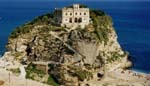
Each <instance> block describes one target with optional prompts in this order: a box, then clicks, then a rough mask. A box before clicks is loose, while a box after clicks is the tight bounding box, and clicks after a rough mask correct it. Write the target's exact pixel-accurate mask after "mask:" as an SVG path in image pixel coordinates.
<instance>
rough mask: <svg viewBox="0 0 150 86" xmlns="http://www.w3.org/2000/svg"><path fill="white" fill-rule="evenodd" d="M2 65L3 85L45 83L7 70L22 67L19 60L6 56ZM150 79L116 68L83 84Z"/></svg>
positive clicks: (148, 85)
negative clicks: (102, 76)
mask: <svg viewBox="0 0 150 86" xmlns="http://www.w3.org/2000/svg"><path fill="white" fill-rule="evenodd" d="M2 62H3V63H2ZM4 63H5V64H4ZM3 64H4V65H3ZM0 65H1V67H0V76H2V75H3V76H4V77H0V81H4V82H5V84H4V85H2V86H7V85H8V84H9V83H13V85H14V86H19V85H20V84H24V85H25V80H27V82H28V86H32V85H33V84H32V83H34V84H37V85H38V86H43V83H39V82H36V81H33V80H28V79H23V78H20V77H19V76H16V75H15V74H13V73H11V72H10V71H8V70H7V68H15V67H20V66H21V64H18V63H17V62H13V63H12V62H8V61H5V60H4V58H0ZM9 74H10V75H11V82H9V78H8V77H9ZM20 75H21V74H20ZM15 80H18V81H19V82H17V83H16V82H15ZM149 81H150V74H146V73H141V72H137V71H133V70H129V69H121V68H116V69H114V70H111V71H109V72H108V73H107V74H106V77H105V78H104V79H102V80H96V81H93V80H92V81H84V82H83V83H82V84H87V83H88V84H89V85H90V86H103V85H104V84H110V85H112V86H116V85H119V84H120V85H131V84H132V85H133V86H150V82H149ZM14 83H15V84H14ZM81 86H82V85H81ZM83 86H84V85H83Z"/></svg>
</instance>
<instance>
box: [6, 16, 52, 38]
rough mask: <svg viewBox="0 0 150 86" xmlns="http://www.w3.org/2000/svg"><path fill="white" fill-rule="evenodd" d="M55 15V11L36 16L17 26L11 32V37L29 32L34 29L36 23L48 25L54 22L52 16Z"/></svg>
mask: <svg viewBox="0 0 150 86" xmlns="http://www.w3.org/2000/svg"><path fill="white" fill-rule="evenodd" d="M53 17H54V15H53V13H48V14H45V15H42V16H39V17H37V18H35V19H34V20H33V21H31V22H28V23H26V24H23V25H21V26H19V27H17V28H16V29H15V30H14V31H13V32H12V33H11V34H10V37H9V38H16V37H18V36H19V35H22V34H26V33H29V32H30V31H32V29H33V28H34V26H36V25H48V24H50V22H52V21H53V20H52V18H53Z"/></svg>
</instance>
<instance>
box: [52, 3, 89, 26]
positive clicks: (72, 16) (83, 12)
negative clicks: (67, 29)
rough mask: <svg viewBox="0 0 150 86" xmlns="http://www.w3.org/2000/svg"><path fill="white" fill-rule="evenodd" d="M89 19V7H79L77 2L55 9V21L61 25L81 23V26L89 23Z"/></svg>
mask: <svg viewBox="0 0 150 86" xmlns="http://www.w3.org/2000/svg"><path fill="white" fill-rule="evenodd" d="M89 20H90V13H89V8H84V7H81V6H80V5H79V4H73V6H70V7H64V8H62V9H55V21H56V22H57V23H58V24H60V25H61V26H73V25H81V26H82V27H83V26H85V25H88V24H89Z"/></svg>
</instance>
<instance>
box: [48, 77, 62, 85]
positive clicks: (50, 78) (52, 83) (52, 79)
mask: <svg viewBox="0 0 150 86" xmlns="http://www.w3.org/2000/svg"><path fill="white" fill-rule="evenodd" d="M47 84H49V85H52V86H59V84H58V83H56V81H55V79H54V77H52V75H49V77H48V80H47Z"/></svg>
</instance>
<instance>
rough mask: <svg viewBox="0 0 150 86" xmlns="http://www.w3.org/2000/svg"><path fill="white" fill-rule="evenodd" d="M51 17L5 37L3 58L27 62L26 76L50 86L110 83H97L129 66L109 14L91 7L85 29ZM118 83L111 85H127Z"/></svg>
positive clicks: (81, 85)
mask: <svg viewBox="0 0 150 86" xmlns="http://www.w3.org/2000/svg"><path fill="white" fill-rule="evenodd" d="M53 17H54V14H53V13H48V14H45V15H42V16H39V17H37V18H36V19H34V20H33V21H31V22H28V23H26V24H24V25H22V26H19V27H17V28H16V29H15V30H14V31H13V32H12V33H11V35H10V37H9V39H8V44H7V45H6V48H7V51H6V52H5V54H4V56H3V58H4V59H5V60H7V61H10V62H12V63H13V65H15V64H16V62H18V63H20V64H21V65H26V67H25V70H26V78H29V79H32V80H36V81H39V82H43V83H47V84H50V85H53V86H58V85H64V86H112V85H109V83H107V84H108V85H106V83H104V84H102V85H100V84H99V85H96V83H97V82H100V81H103V80H105V79H107V80H112V79H113V80H115V79H116V78H113V76H112V77H111V78H110V77H109V78H108V76H111V75H110V72H112V71H114V70H117V69H120V70H121V69H122V70H124V69H127V68H128V67H130V66H131V64H132V63H131V62H130V61H129V60H128V56H129V55H128V53H127V52H125V51H123V50H122V48H121V47H120V44H119V43H118V41H117V34H116V32H115V29H114V28H113V22H112V19H111V17H110V16H108V15H107V14H106V13H104V12H103V11H101V10H90V18H91V21H90V24H89V25H87V26H85V27H84V28H81V27H80V26H75V27H71V28H68V27H61V26H59V25H57V24H55V21H54V20H53ZM116 80H117V79H116ZM93 81H94V82H95V85H94V83H93ZM90 82H91V83H92V84H91V85H90ZM117 84H118V83H117ZM117 84H116V85H113V86H129V85H126V84H127V83H123V84H125V85H119V84H118V85H117ZM132 86H137V85H132ZM139 86H144V85H139Z"/></svg>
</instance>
